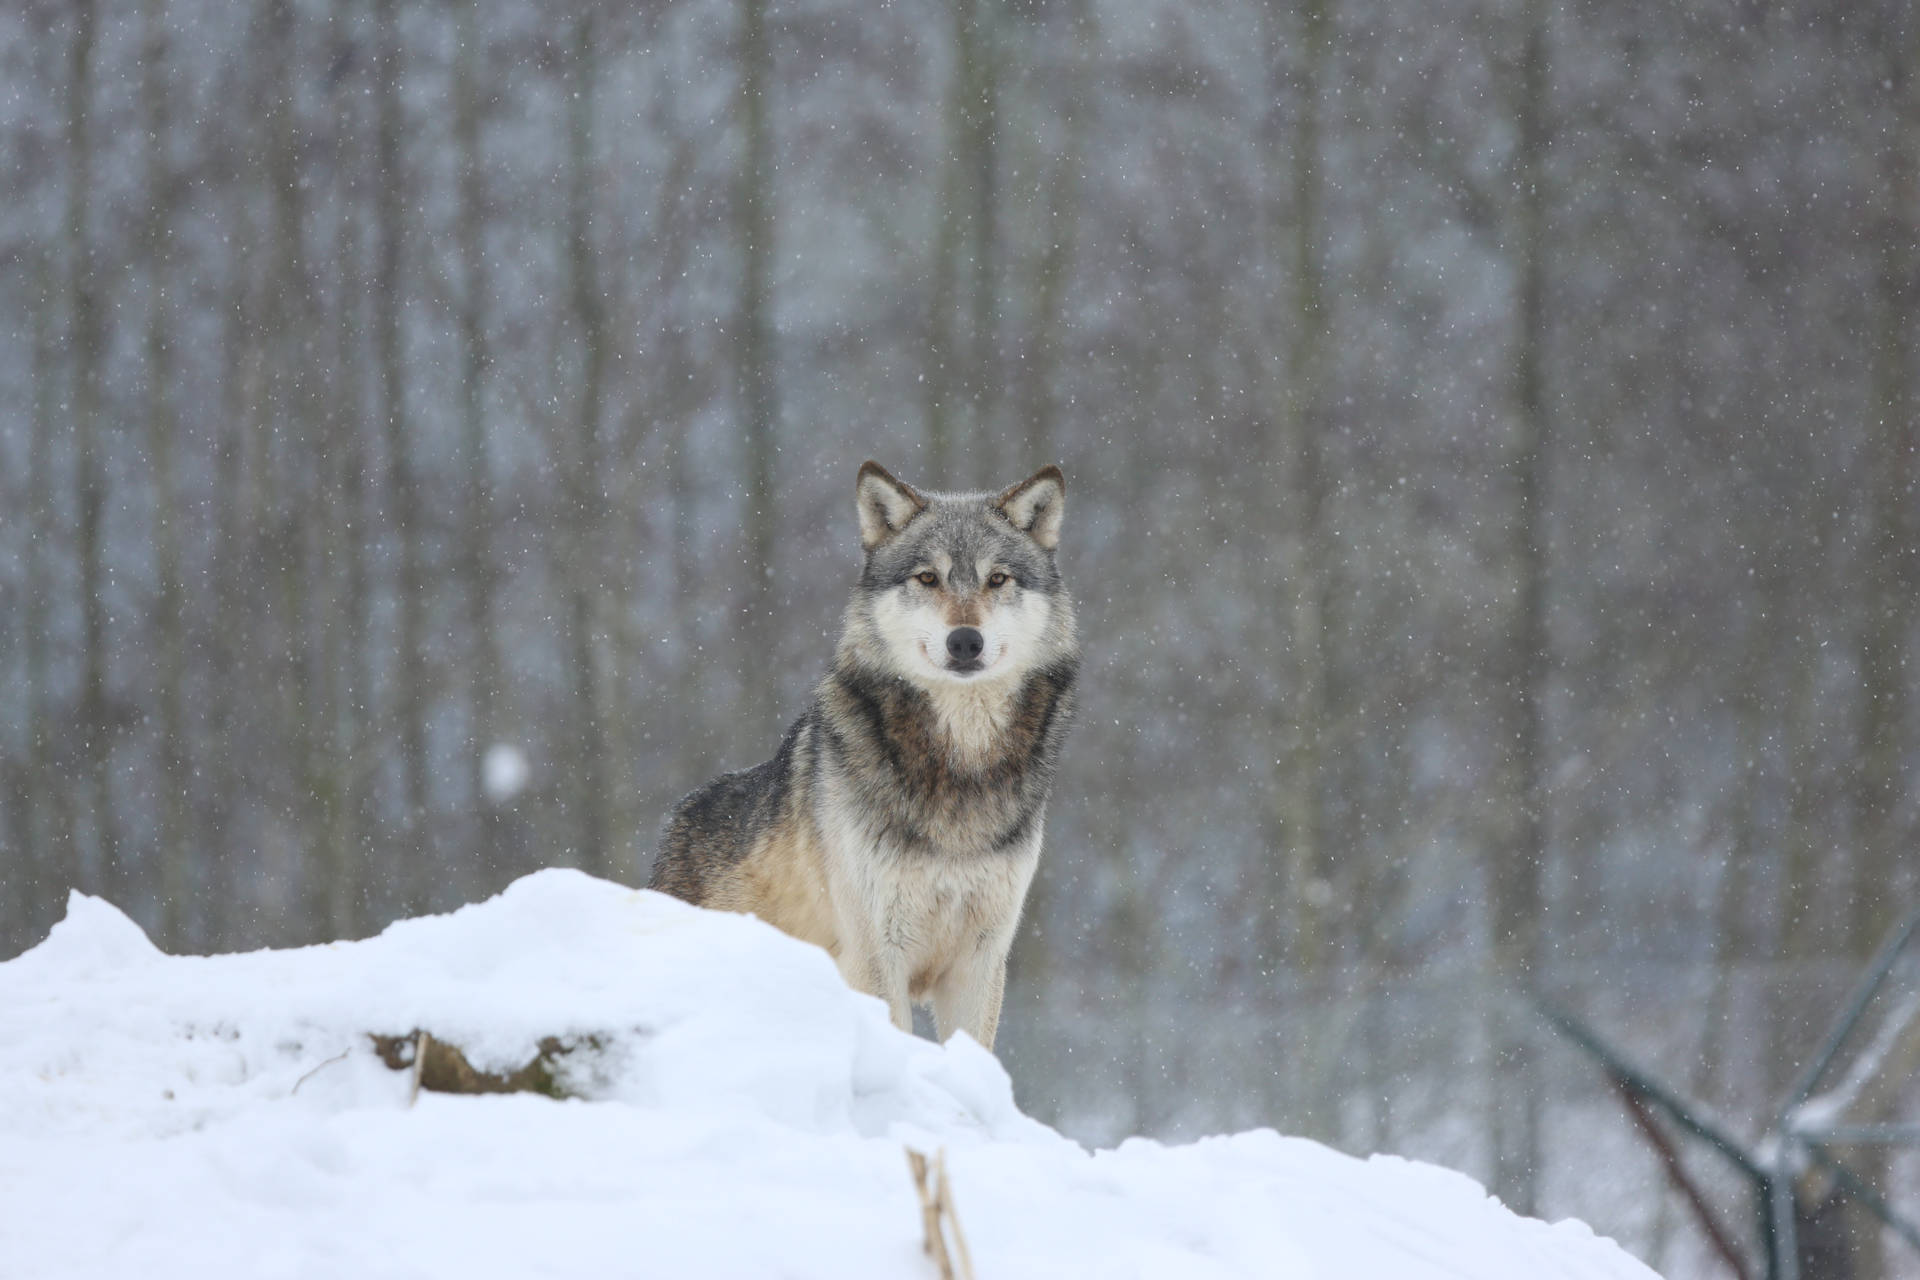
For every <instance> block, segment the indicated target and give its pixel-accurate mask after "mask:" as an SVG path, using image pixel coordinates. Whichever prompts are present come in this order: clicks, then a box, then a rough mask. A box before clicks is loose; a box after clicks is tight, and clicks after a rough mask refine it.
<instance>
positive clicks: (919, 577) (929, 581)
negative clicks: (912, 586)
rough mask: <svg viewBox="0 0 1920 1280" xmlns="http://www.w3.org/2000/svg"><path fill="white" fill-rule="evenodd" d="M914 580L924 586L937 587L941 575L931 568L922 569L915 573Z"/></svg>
mask: <svg viewBox="0 0 1920 1280" xmlns="http://www.w3.org/2000/svg"><path fill="white" fill-rule="evenodd" d="M913 580H914V581H915V582H917V583H919V584H920V585H921V586H923V587H937V586H939V585H940V575H939V574H937V573H935V572H934V571H933V570H931V569H922V570H921V571H920V572H919V573H916V574H914V575H913Z"/></svg>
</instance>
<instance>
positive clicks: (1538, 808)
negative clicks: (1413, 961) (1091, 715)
mask: <svg viewBox="0 0 1920 1280" xmlns="http://www.w3.org/2000/svg"><path fill="white" fill-rule="evenodd" d="M1525 32H1526V37H1525V38H1526V46H1525V50H1524V52H1523V53H1522V55H1521V64H1520V77H1521V82H1520V98H1519V102H1518V110H1517V116H1518V119H1517V120H1516V122H1515V123H1516V125H1517V133H1518V141H1517V144H1516V151H1515V156H1514V169H1515V183H1516V187H1517V189H1518V193H1519V200H1518V204H1517V206H1516V208H1515V210H1514V217H1515V223H1516V225H1515V228H1514V235H1513V238H1512V243H1513V245H1514V252H1515V255H1516V259H1517V260H1516V262H1515V276H1516V279H1517V285H1516V290H1517V297H1516V298H1515V306H1514V326H1515V328H1514V338H1513V342H1514V347H1513V383H1512V387H1513V392H1512V394H1513V407H1514V422H1515V427H1516V434H1517V436H1518V441H1517V445H1516V448H1515V450H1514V460H1513V464H1512V474H1513V478H1514V485H1515V511H1514V572H1515V602H1514V614H1513V632H1512V641H1511V643H1512V648H1513V657H1512V660H1511V663H1510V666H1509V670H1508V672H1507V679H1506V680H1505V681H1504V682H1503V692H1504V694H1505V705H1504V706H1503V708H1502V714H1501V717H1500V722H1499V733H1500V741H1501V742H1502V743H1505V744H1509V745H1508V746H1507V750H1508V752H1509V755H1508V760H1507V765H1506V772H1507V775H1508V796H1507V800H1506V803H1507V805H1508V806H1509V808H1510V817H1509V820H1508V822H1507V823H1506V827H1505V830H1504V831H1502V832H1501V833H1500V835H1499V838H1498V843H1497V845H1496V847H1495V850H1494V855H1493V861H1492V864H1491V865H1490V866H1489V868H1488V870H1489V873H1490V875H1489V881H1490V885H1491V889H1492V898H1493V902H1492V920H1491V925H1492V932H1493V963H1494V973H1495V979H1496V988H1495V1002H1496V1009H1495V1016H1494V1028H1493V1034H1494V1044H1493V1061H1494V1081H1495V1087H1494V1102H1493V1116H1492V1120H1493V1135H1492V1137H1493V1177H1492V1182H1491V1187H1490V1189H1491V1190H1492V1191H1493V1193H1494V1194H1495V1195H1496V1196H1498V1197H1500V1199H1501V1201H1502V1202H1503V1203H1505V1204H1506V1205H1507V1207H1508V1208H1510V1209H1512V1210H1513V1211H1514V1212H1516V1213H1521V1214H1532V1213H1533V1212H1534V1207H1535V1203H1536V1200H1535V1197H1536V1191H1537V1188H1538V1183H1539V1173H1540V1078H1539V1077H1540V1068H1539V1060H1538V1048H1537V1046H1536V1043H1535V1036H1534V1034H1533V1029H1532V1018H1531V1015H1530V1013H1529V1012H1528V1011H1527V1010H1526V1008H1525V1006H1524V1004H1523V1002H1522V1000H1521V995H1522V993H1523V991H1524V989H1525V988H1526V987H1527V985H1528V984H1530V983H1531V982H1533V981H1535V980H1537V977H1538V974H1539V964H1540V960H1541V954H1542V953H1541V945H1540V939H1541V924H1542V922H1541V912H1542V907H1543V902H1542V898H1541V880H1542V873H1543V868H1544V864H1545V861H1546V852H1547V850H1546V839H1547V822H1546V813H1545V806H1546V804H1547V759H1546V724H1545V720H1546V696H1547V687H1546V685H1547V678H1548V675H1549V672H1550V669H1551V668H1550V661H1551V655H1550V651H1549V636H1548V634H1547V613H1546V610H1547V598H1546V593H1547V574H1548V557H1547V537H1548V529H1547V510H1546V504H1547V501H1548V493H1547V473H1548V466H1549V463H1550V461H1551V456H1552V455H1551V440H1550V435H1549V423H1548V421H1547V409H1546V392H1545V356H1546V341H1547V334H1546V200H1545V181H1546V175H1545V172H1544V167H1545V161H1546V148H1547V137H1548V133H1547V115H1546V113H1547V86H1548V83H1549V81H1548V66H1547V57H1548V53H1547V7H1546V0H1528V5H1527V10H1526V26H1525Z"/></svg>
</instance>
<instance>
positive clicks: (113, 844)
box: [66, 0, 132, 898]
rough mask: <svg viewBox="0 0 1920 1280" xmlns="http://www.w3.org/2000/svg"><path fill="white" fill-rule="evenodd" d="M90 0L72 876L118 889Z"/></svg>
mask: <svg viewBox="0 0 1920 1280" xmlns="http://www.w3.org/2000/svg"><path fill="white" fill-rule="evenodd" d="M96 17H97V5H96V2H95V0H79V2H78V3H76V4H75V5H74V7H73V23H74V27H73V44H72V47H71V50H70V52H69V56H68V70H67V74H68V80H67V140H66V141H67V163H68V165H69V166H70V168H69V171H68V176H67V237H68V241H69V248H68V254H67V296H68V299H69V306H70V307H71V308H72V333H71V335H70V338H69V344H70V347H71V350H72V352H73V401H72V403H73V413H72V421H73V440H74V452H75V458H76V462H75V465H76V467H77V470H78V479H77V484H78V489H79V494H78V500H79V516H78V526H77V534H78V540H79V559H80V566H79V568H80V579H79V583H78V590H79V594H80V616H81V621H82V638H81V658H80V661H81V671H82V675H81V689H80V725H79V730H80V737H81V746H82V754H83V758H84V760H85V768H86V773H85V777H86V802H85V809H84V814H85V817H86V821H87V825H88V827H89V828H90V835H91V837H92V857H91V859H87V860H83V862H82V865H81V866H80V868H79V871H80V883H81V885H82V886H83V887H86V888H88V889H92V890H95V891H97V890H99V889H101V888H105V889H107V890H108V891H109V892H111V893H112V894H114V896H116V897H121V898H124V897H125V895H126V892H127V890H128V889H129V888H130V887H131V884H132V876H131V873H130V870H129V868H127V867H126V866H124V865H123V864H122V861H121V852H120V836H119V828H118V825H117V822H116V818H115V813H114V807H113V746H114V738H115V737H116V736H117V734H116V729H115V720H114V714H113V710H112V708H111V706H110V705H109V702H108V694H107V658H108V654H107V644H108V641H109V636H108V635H107V601H106V592H107V590H108V583H107V569H106V548H105V545H104V543H103V540H102V528H101V525H102V516H103V513H104V512H105V510H106V505H107V474H106V461H105V458H104V456H103V454H102V443H101V439H100V436H101V431H102V427H103V425H104V424H103V422H102V411H101V364H102V361H103V360H104V359H105V345H106V334H105V320H104V317H103V316H102V314H101V306H100V290H101V283H102V282H101V279H100V275H101V272H102V270H103V265H102V263H101V262H100V258H99V254H98V253H97V251H96V249H95V246H94V240H93V231H92V227H91V225H90V223H91V220H92V211H93V130H92V119H91V100H92V95H93V64H94V27H95V21H96Z"/></svg>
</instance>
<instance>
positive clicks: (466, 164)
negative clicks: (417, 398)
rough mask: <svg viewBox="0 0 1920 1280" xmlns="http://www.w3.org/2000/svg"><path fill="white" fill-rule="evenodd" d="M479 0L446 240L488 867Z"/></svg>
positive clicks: (489, 510) (488, 620)
mask: <svg viewBox="0 0 1920 1280" xmlns="http://www.w3.org/2000/svg"><path fill="white" fill-rule="evenodd" d="M479 9H480V0H467V3H466V4H465V5H463V6H462V7H461V9H460V16H459V33H458V37H457V39H458V52H457V53H456V54H455V57H454V67H453V97H454V102H453V112H454V116H453V135H454V146H455V147H456V149H457V151H458V165H459V170H458V177H457V184H458V191H459V194H458V201H459V204H458V212H457V214H456V218H455V223H454V237H455V240H456V241H457V243H458V248H459V254H460V301H459V306H458V324H459V327H460V425H461V437H460V438H461V447H462V449H463V450H464V451H465V454H466V458H465V463H466V484H465V488H464V503H465V505H464V510H463V512H462V520H461V540H460V577H461V580H462V582H463V583H464V584H465V586H464V589H465V592H466V606H467V611H466V625H467V637H466V643H467V670H468V695H467V696H468V701H469V703H470V705H471V707H472V716H473V720H472V724H471V728H470V730H469V737H468V741H467V756H468V767H469V770H470V773H469V777H470V779H471V782H470V785H471V786H472V788H473V795H474V803H475V805H476V806H478V808H479V811H480V815H481V817H480V847H479V849H477V850H476V851H475V852H476V854H477V856H478V857H479V859H480V861H481V863H482V864H483V865H485V866H487V867H489V868H491V866H492V865H493V864H494V863H495V862H497V861H498V859H499V858H500V857H501V856H502V831H501V814H500V811H499V809H498V807H497V806H496V805H495V804H494V803H493V801H492V799H491V797H489V795H488V788H487V780H486V760H487V751H488V750H489V748H490V747H491V746H492V745H493V744H494V742H495V741H496V740H497V738H498V736H499V731H498V727H497V723H496V721H497V719H498V712H497V710H496V707H497V704H498V701H499V698H500V692H501V690H500V681H501V667H502V664H501V661H500V640H499V635H498V632H497V630H496V620H495V617H494V613H495V605H494V597H495V596H496V594H497V593H498V591H499V580H500V574H499V569H498V566H497V565H496V563H495V560H494V555H493V548H492V538H493V530H494V527H495V522H496V515H495V511H494V500H493V474H492V466H491V458H490V456H489V452H488V448H487V416H486V397H485V384H486V377H487V369H488V365H489V362H490V353H489V351H488V347H487V328H486V316H487V308H488V306H489V305H490V304H491V302H492V299H491V298H490V297H489V296H488V282H489V277H488V272H487V255H486V248H485V246H484V244H483V243H482V232H483V229H484V226H485V222H486V216H487V200H486V168H485V165H486V158H485V156H484V154H483V152H482V150H481V146H480V119H481V111H482V90H481V83H482V79H483V75H484V63H483V59H484V57H485V50H486V44H485V40H484V37H483V36H482V33H481V29H480V21H479Z"/></svg>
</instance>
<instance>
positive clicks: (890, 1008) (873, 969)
mask: <svg viewBox="0 0 1920 1280" xmlns="http://www.w3.org/2000/svg"><path fill="white" fill-rule="evenodd" d="M839 964H840V976H841V977H843V978H845V979H846V980H847V985H848V986H850V987H852V988H853V989H854V990H855V991H864V992H866V993H867V994H868V995H870V996H879V997H880V998H881V999H882V1000H884V1001H886V1002H887V1012H888V1013H889V1014H890V1015H892V1017H893V1025H894V1026H896V1027H898V1028H900V1029H901V1030H902V1031H905V1032H907V1033H908V1034H912V1032H913V1006H912V1005H911V1004H909V1003H908V1002H907V962H906V958H905V957H904V956H902V955H901V954H900V953H899V951H898V950H897V949H895V948H888V947H885V946H883V945H871V944H866V943H864V940H863V943H862V944H859V945H855V946H850V947H846V948H845V949H843V950H842V951H841V953H840V955H839Z"/></svg>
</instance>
